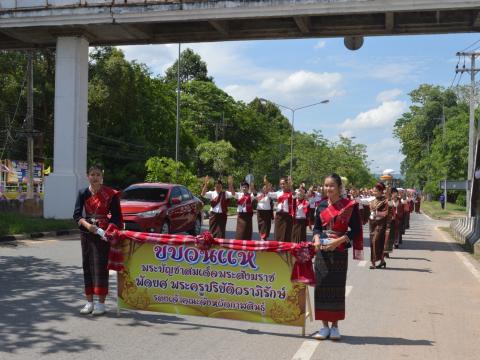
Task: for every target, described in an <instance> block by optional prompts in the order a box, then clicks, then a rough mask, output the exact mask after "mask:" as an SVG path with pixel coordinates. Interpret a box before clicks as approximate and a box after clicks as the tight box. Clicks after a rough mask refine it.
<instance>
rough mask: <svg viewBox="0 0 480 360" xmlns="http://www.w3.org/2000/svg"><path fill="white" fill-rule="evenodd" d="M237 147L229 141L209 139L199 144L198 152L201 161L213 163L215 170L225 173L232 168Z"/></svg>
mask: <svg viewBox="0 0 480 360" xmlns="http://www.w3.org/2000/svg"><path fill="white" fill-rule="evenodd" d="M235 151H236V150H235V148H234V147H233V146H232V144H230V143H229V142H228V141H225V140H221V141H218V142H211V141H207V142H204V143H203V144H200V145H198V146H197V153H198V157H199V159H200V161H202V162H203V163H204V164H211V166H212V169H213V171H214V172H215V173H216V174H218V175H220V176H221V175H223V174H225V173H226V172H228V171H230V170H232V168H233V165H234V161H233V158H232V157H233V155H234V154H235Z"/></svg>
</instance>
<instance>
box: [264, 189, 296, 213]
mask: <svg viewBox="0 0 480 360" xmlns="http://www.w3.org/2000/svg"><path fill="white" fill-rule="evenodd" d="M268 196H270V197H271V198H272V199H276V200H277V205H276V209H277V212H283V213H288V214H292V212H293V211H292V210H293V197H292V193H291V192H284V191H276V192H270V193H268Z"/></svg>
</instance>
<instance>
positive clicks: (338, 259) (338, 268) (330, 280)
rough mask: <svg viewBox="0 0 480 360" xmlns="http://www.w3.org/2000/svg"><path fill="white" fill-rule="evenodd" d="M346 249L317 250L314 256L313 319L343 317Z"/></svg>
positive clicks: (333, 319)
mask: <svg viewBox="0 0 480 360" xmlns="http://www.w3.org/2000/svg"><path fill="white" fill-rule="evenodd" d="M347 270H348V251H346V250H342V251H340V250H334V251H319V252H317V254H316V256H315V276H316V285H315V320H324V321H338V320H343V319H345V287H346V283H347Z"/></svg>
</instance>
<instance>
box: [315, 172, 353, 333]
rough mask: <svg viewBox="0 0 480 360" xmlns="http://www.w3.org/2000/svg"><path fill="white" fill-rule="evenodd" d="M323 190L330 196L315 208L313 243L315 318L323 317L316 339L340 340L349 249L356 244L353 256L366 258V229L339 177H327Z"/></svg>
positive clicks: (335, 175)
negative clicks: (343, 194)
mask: <svg viewBox="0 0 480 360" xmlns="http://www.w3.org/2000/svg"><path fill="white" fill-rule="evenodd" d="M324 190H325V192H326V195H327V197H326V198H324V199H322V201H321V202H320V204H319V206H318V207H317V209H316V211H315V227H314V229H313V234H314V235H313V243H314V246H315V249H316V251H317V254H316V256H315V276H316V285H315V319H316V320H321V321H322V325H323V326H322V328H321V329H320V330H319V331H318V332H317V333H316V334H315V335H314V338H315V339H319V340H324V339H327V338H330V339H332V340H339V339H340V332H339V330H338V321H340V320H343V319H345V287H346V281H347V268H348V251H347V249H348V248H349V247H352V245H353V258H354V259H356V260H361V259H363V232H362V223H361V220H360V214H359V211H358V204H357V203H356V202H355V201H352V200H348V199H345V198H342V197H341V193H342V179H341V178H340V176H338V175H337V174H331V175H329V176H328V177H327V178H326V179H325V184H324ZM349 228H350V230H349ZM329 323H331V327H329Z"/></svg>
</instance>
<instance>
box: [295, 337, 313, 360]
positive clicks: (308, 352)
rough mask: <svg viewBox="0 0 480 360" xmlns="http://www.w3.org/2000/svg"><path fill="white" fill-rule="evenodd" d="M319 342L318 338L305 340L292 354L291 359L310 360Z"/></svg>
mask: <svg viewBox="0 0 480 360" xmlns="http://www.w3.org/2000/svg"><path fill="white" fill-rule="evenodd" d="M319 343H320V341H318V340H305V341H304V342H303V343H302V345H301V346H300V348H299V349H298V351H297V352H296V353H295V355H293V357H292V360H310V359H311V358H312V355H313V353H314V352H315V349H316V348H317V346H318V344H319Z"/></svg>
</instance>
